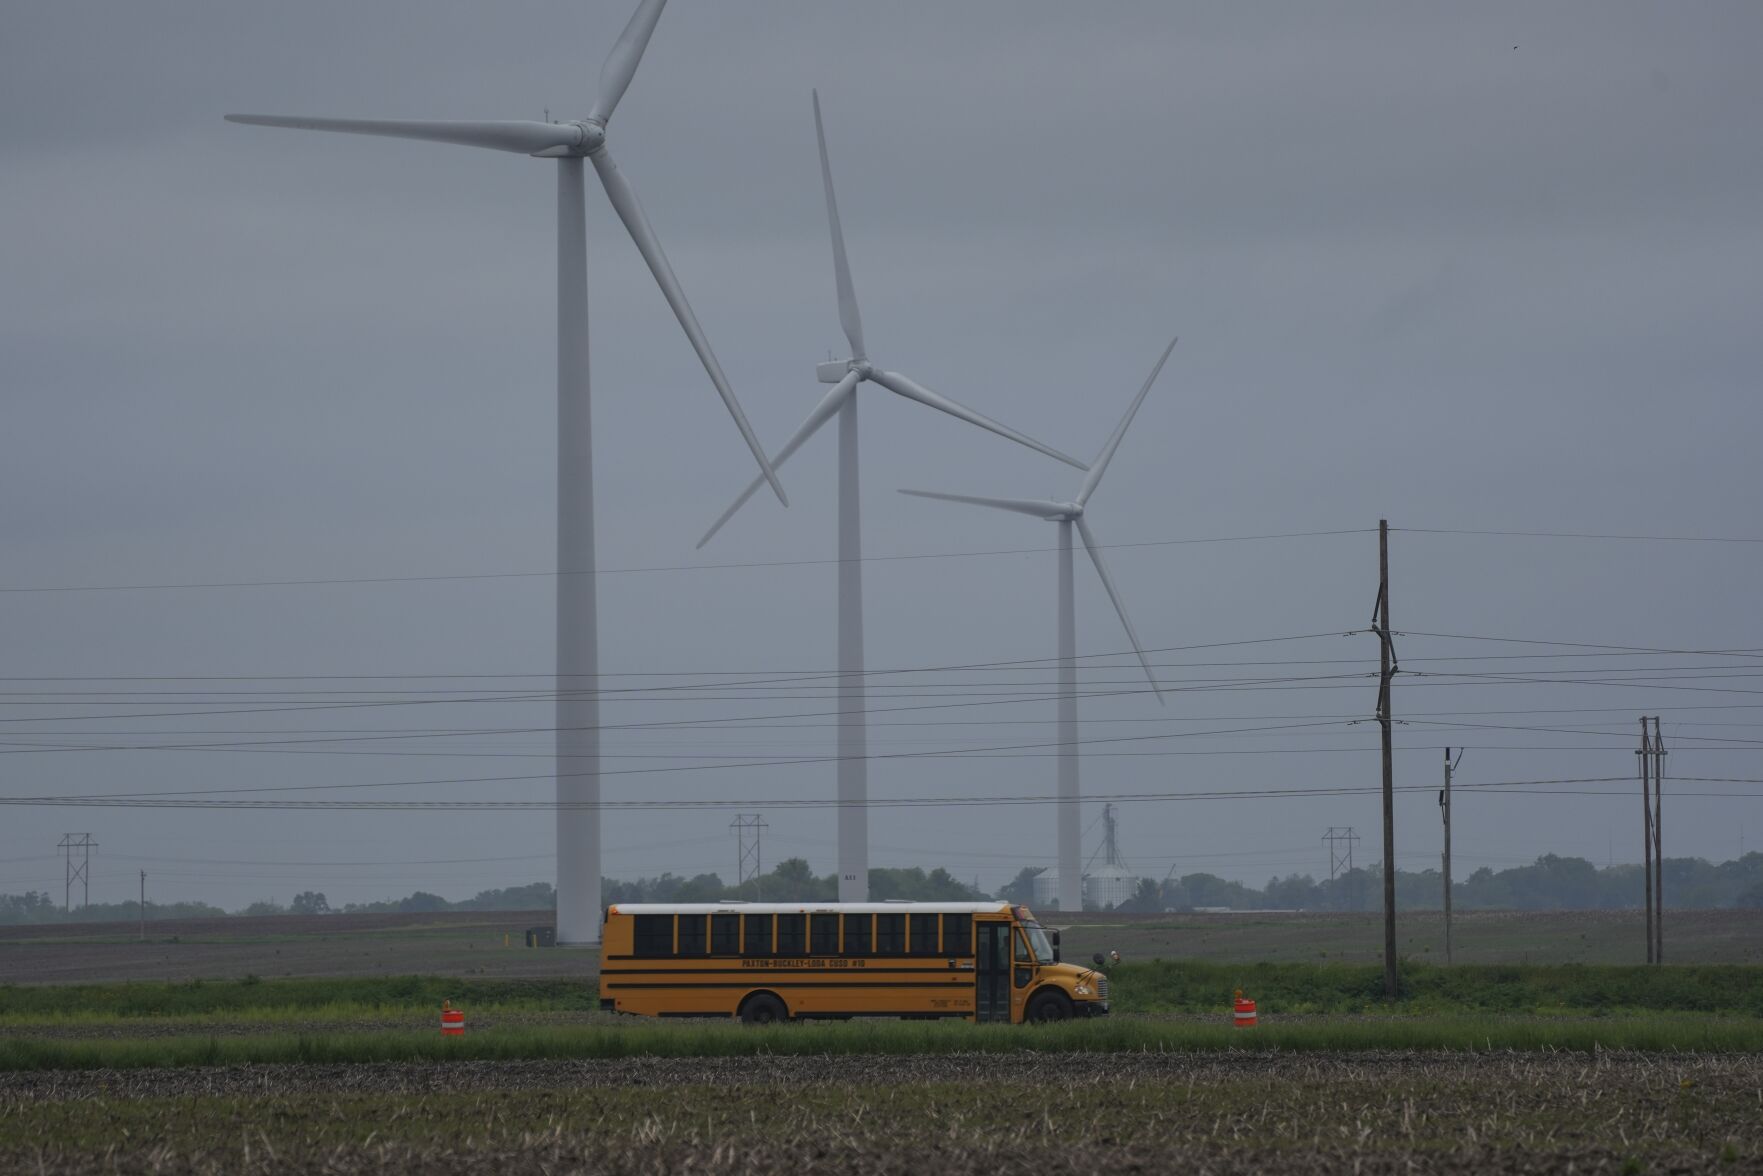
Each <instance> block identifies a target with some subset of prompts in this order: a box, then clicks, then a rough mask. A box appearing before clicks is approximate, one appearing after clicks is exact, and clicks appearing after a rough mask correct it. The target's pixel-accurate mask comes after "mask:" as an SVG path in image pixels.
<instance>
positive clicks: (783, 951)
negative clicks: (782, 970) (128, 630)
mask: <svg viewBox="0 0 1763 1176" xmlns="http://www.w3.org/2000/svg"><path fill="white" fill-rule="evenodd" d="M807 948H808V916H807V915H779V916H778V917H777V954H778V955H780V956H799V955H802V954H803V953H804V952H805V951H806V950H807Z"/></svg>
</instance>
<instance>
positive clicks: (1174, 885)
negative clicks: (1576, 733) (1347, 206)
mask: <svg viewBox="0 0 1763 1176" xmlns="http://www.w3.org/2000/svg"><path fill="white" fill-rule="evenodd" d="M1041 869H1042V867H1034V866H1030V867H1027V868H1025V869H1024V870H1022V871H1021V872H1020V873H1018V874H1017V875H1016V877H1015V878H1014V879H1013V880H1011V881H1010V883H1009V884H1007V885H1006V886H1004V887H1003V889H1002V890H1000V891H999V892H998V895H997V897H999V898H1002V899H1005V900H1007V901H1010V902H1020V903H1025V904H1029V905H1033V899H1034V880H1035V876H1036V875H1037V874H1039V873H1040V872H1041ZM1641 876H1642V871H1641V867H1640V866H1609V867H1599V866H1595V865H1593V864H1592V863H1591V862H1589V861H1586V860H1585V859H1584V858H1571V857H1558V856H1556V855H1555V854H1545V855H1543V856H1542V857H1540V858H1538V859H1537V860H1536V861H1535V862H1534V863H1532V864H1531V865H1528V866H1517V867H1514V868H1513V869H1509V870H1498V871H1496V870H1491V869H1489V868H1487V867H1486V866H1484V867H1482V868H1481V869H1479V870H1476V871H1474V872H1473V873H1471V874H1470V875H1469V876H1468V877H1467V878H1465V879H1464V880H1463V881H1461V882H1458V883H1456V884H1454V885H1453V886H1452V887H1451V902H1452V905H1453V906H1455V907H1456V908H1457V909H1458V910H1620V909H1623V908H1628V907H1635V908H1638V907H1639V906H1641ZM601 886H602V897H603V898H604V900H605V901H606V902H608V903H614V902H721V901H725V900H734V899H745V900H747V901H749V902H754V901H765V902H830V901H832V900H834V899H836V898H837V897H838V894H839V884H838V877H837V875H835V874H825V875H816V874H815V873H814V871H813V869H812V868H811V867H810V866H809V864H808V862H807V860H806V859H804V858H787V859H785V860H784V861H781V862H779V863H778V864H777V865H776V866H775V867H773V868H772V870H771V872H770V873H768V874H765V875H764V876H762V877H760V878H756V879H749V880H748V881H746V882H745V883H742V884H741V885H738V886H730V885H728V884H727V883H725V882H724V881H723V880H722V878H721V876H720V875H717V874H696V875H693V876H691V877H686V876H684V875H681V874H661V875H660V876H658V877H654V878H638V879H636V880H634V881H620V880H619V879H616V878H603V879H601ZM869 896H870V898H871V899H873V900H875V901H877V902H883V901H886V900H887V899H890V898H901V899H915V900H918V901H922V902H967V901H971V900H976V899H985V898H990V897H992V896H991V895H987V894H985V893H983V892H981V891H979V890H976V889H974V888H973V887H971V886H969V885H967V884H966V883H964V882H961V881H959V880H957V879H956V878H955V877H954V876H953V875H951V874H950V873H949V871H947V870H945V869H942V868H940V867H939V868H937V869H934V870H930V871H928V872H927V871H925V870H922V869H918V868H913V869H909V870H889V869H874V870H871V871H869ZM1382 902H1383V873H1382V871H1381V870H1380V869H1379V868H1378V867H1376V866H1373V867H1372V868H1370V869H1354V870H1351V871H1348V872H1346V873H1343V874H1341V875H1339V876H1338V877H1336V878H1333V879H1323V880H1322V881H1320V882H1319V881H1317V880H1316V879H1315V878H1312V877H1311V876H1310V875H1308V874H1290V875H1287V876H1286V877H1284V878H1279V877H1274V878H1269V879H1268V880H1267V885H1266V886H1264V887H1261V888H1260V889H1257V888H1255V887H1254V886H1249V885H1246V884H1244V883H1242V882H1231V881H1229V880H1227V879H1224V878H1220V877H1218V876H1217V875H1216V874H1184V875H1182V876H1181V877H1179V878H1168V879H1165V880H1163V881H1161V882H1160V881H1158V880H1157V879H1155V878H1141V879H1139V884H1138V891H1137V893H1135V894H1134V895H1133V897H1132V898H1130V899H1128V900H1127V901H1126V902H1123V903H1120V904H1119V905H1117V906H1115V907H1112V908H1110V909H1113V910H1118V911H1122V912H1134V911H1138V912H1155V911H1166V910H1177V911H1186V910H1197V909H1201V908H1205V907H1220V908H1226V909H1229V910H1234V911H1243V910H1305V911H1355V910H1363V911H1371V910H1377V909H1379V908H1380V907H1381V905H1382ZM1665 903H1666V905H1667V906H1668V907H1680V908H1716V907H1753V908H1760V909H1763V853H1748V854H1746V855H1745V856H1744V857H1742V858H1739V859H1738V860H1736V861H1730V862H1718V863H1710V862H1706V861H1703V860H1702V859H1701V858H1666V859H1665ZM556 905H557V892H556V891H555V890H553V889H552V887H551V884H550V883H549V882H533V883H530V884H529V885H526V886H509V887H505V888H503V889H499V890H481V891H479V892H478V893H477V894H475V895H473V896H472V897H471V898H465V899H460V900H458V901H450V900H448V899H445V898H442V897H441V896H440V895H438V894H431V893H429V892H428V891H424V890H418V891H416V892H415V893H414V894H411V895H409V896H408V897H406V898H396V899H388V900H386V901H384V902H352V903H346V904H344V905H343V906H341V907H332V906H331V905H330V903H329V901H328V900H327V899H326V898H325V895H324V893H323V892H322V891H318V890H306V891H302V892H300V893H299V894H296V895H294V897H293V898H292V899H290V900H289V902H288V903H287V904H286V905H283V904H282V903H279V902H274V901H269V900H264V901H259V902H254V903H251V904H250V905H248V906H245V907H243V908H241V909H240V910H238V911H234V912H228V911H225V910H222V909H221V908H220V907H217V906H210V905H209V904H207V903H204V902H177V903H155V902H150V903H148V904H147V918H148V919H149V920H154V919H207V918H225V917H227V916H228V915H229V914H233V915H244V916H254V915H323V914H330V913H332V912H333V911H341V912H343V913H345V914H357V913H368V914H397V913H422V912H429V911H538V910H551V909H553V908H555V907H556ZM1396 905H1397V907H1398V908H1400V909H1403V910H1437V909H1438V908H1439V907H1441V906H1443V905H1444V894H1443V885H1442V878H1441V877H1440V874H1439V872H1438V871H1437V870H1422V871H1420V872H1418V873H1415V872H1410V871H1407V870H1397V871H1396ZM140 917H141V908H140V904H139V903H136V902H113V903H93V904H92V905H90V906H86V907H80V908H77V909H75V910H74V911H72V912H71V913H69V912H66V911H63V910H62V908H61V905H60V904H59V903H58V902H56V901H55V900H54V899H52V898H51V897H50V896H49V895H48V894H46V893H44V892H42V891H35V890H33V891H28V892H26V893H24V894H0V926H17V925H19V924H28V923H65V922H80V923H118V922H133V921H135V920H136V919H139V918H140Z"/></svg>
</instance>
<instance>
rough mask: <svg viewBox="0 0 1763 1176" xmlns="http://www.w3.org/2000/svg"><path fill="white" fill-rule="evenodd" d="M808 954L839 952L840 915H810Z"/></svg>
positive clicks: (834, 953) (836, 953)
mask: <svg viewBox="0 0 1763 1176" xmlns="http://www.w3.org/2000/svg"><path fill="white" fill-rule="evenodd" d="M808 954H809V955H817V956H829V955H838V954H839V917H838V916H837V915H811V916H809V919H808Z"/></svg>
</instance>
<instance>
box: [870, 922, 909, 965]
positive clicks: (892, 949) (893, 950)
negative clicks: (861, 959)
mask: <svg viewBox="0 0 1763 1176" xmlns="http://www.w3.org/2000/svg"><path fill="white" fill-rule="evenodd" d="M875 954H876V955H878V956H897V955H905V954H906V916H905V915H877V916H876V917H875Z"/></svg>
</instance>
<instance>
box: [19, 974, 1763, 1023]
mask: <svg viewBox="0 0 1763 1176" xmlns="http://www.w3.org/2000/svg"><path fill="white" fill-rule="evenodd" d="M1109 976H1110V980H1111V983H1112V986H1113V998H1114V1007H1115V1010H1116V1011H1117V1012H1123V1013H1154V1014H1203V1013H1220V1012H1222V1011H1224V1010H1227V1009H1228V1008H1229V1006H1230V998H1231V993H1232V990H1234V989H1236V988H1241V989H1243V990H1244V993H1245V994H1246V995H1248V996H1249V997H1251V998H1253V999H1254V1000H1255V1001H1256V1002H1257V1003H1258V1004H1259V1005H1260V1007H1261V1010H1262V1012H1264V1013H1268V1014H1293V1013H1366V1012H1376V1013H1558V1012H1565V1013H1589V1014H1594V1015H1600V1014H1608V1013H1614V1012H1694V1013H1721V1014H1742V1015H1745V1016H1763V970H1759V969H1758V968H1756V967H1754V966H1750V965H1743V964H1709V965H1694V966H1683V967H1677V966H1674V967H1669V968H1647V967H1631V966H1625V965H1606V964H1531V965H1497V964H1481V965H1475V964H1465V965H1460V966H1458V967H1455V968H1445V967H1440V966H1437V965H1432V964H1423V963H1416V962H1405V963H1404V964H1403V966H1402V970H1401V977H1402V986H1401V994H1400V996H1399V997H1398V999H1397V1000H1395V1001H1393V1002H1390V1001H1385V1000H1384V999H1383V970H1382V968H1381V967H1378V966H1376V965H1361V964H1331V963H1318V964H1265V963H1264V964H1217V963H1205V962H1195V961H1183V962H1169V961H1155V960H1154V961H1149V962H1143V963H1127V964H1121V965H1119V966H1117V967H1114V968H1112V969H1110V971H1109ZM443 1000H451V1001H453V1002H454V1004H456V1005H458V1006H459V1007H461V1008H464V1009H466V1010H467V1013H468V1015H469V1014H473V1013H476V1014H489V1013H497V1012H517V1011H518V1012H538V1011H545V1012H589V1011H592V1010H595V1009H597V1008H598V1007H599V1003H600V994H599V988H598V983H597V978H596V977H593V976H584V977H581V978H571V979H524V980H523V979H456V978H444V977H432V976H392V977H354V978H338V979H299V980H294V979H277V980H257V979H255V978H252V977H247V978H245V979H244V980H220V981H213V980H211V981H202V980H197V981H190V982H185V983H176V982H163V981H150V982H141V983H125V984H70V985H5V986H0V1028H5V1029H13V1030H15V1031H16V1030H17V1029H18V1028H20V1027H23V1026H26V1025H29V1024H34V1023H35V1024H49V1023H88V1024H95V1023H98V1022H104V1021H113V1020H114V1021H124V1022H126V1021H128V1020H132V1019H137V1018H153V1019H156V1020H163V1019H166V1018H183V1019H189V1018H203V1017H211V1018H215V1019H217V1020H226V1021H254V1022H263V1023H270V1022H274V1021H276V1020H278V1019H282V1020H296V1019H298V1020H306V1019H311V1018H313V1017H319V1016H322V1017H324V1018H325V1019H332V1020H348V1019H360V1018H370V1017H372V1016H374V1015H376V1014H385V1015H394V1016H399V1017H418V1016H427V1015H428V1014H430V1013H433V1012H436V1011H437V1010H439V1008H440V1006H441V1002H442V1001H443Z"/></svg>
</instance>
